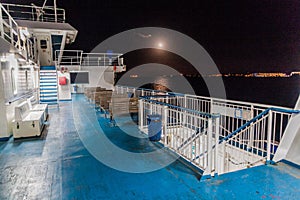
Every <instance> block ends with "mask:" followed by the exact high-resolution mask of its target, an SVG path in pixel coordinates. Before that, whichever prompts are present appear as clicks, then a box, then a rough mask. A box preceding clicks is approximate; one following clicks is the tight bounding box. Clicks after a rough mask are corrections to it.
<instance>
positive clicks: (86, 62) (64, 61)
mask: <svg viewBox="0 0 300 200" xmlns="http://www.w3.org/2000/svg"><path fill="white" fill-rule="evenodd" d="M121 56H122V54H120V53H84V52H83V51H81V50H57V51H55V64H56V66H58V67H59V66H72V65H74V66H78V65H80V66H112V65H123V58H121Z"/></svg>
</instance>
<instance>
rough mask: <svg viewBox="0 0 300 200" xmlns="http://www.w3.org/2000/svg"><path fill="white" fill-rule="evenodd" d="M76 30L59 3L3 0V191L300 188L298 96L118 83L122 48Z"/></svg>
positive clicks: (212, 195) (298, 194) (121, 195)
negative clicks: (79, 42) (85, 38)
mask: <svg viewBox="0 0 300 200" xmlns="http://www.w3.org/2000/svg"><path fill="white" fill-rule="evenodd" d="M76 36H77V30H76V29H75V28H73V27H72V26H71V25H70V24H68V23H66V22H65V11H64V9H59V8H56V7H52V6H50V7H49V6H43V7H38V6H35V5H30V6H26V5H14V4H2V3H0V44H1V46H0V61H1V62H0V64H1V65H0V72H1V74H0V109H1V113H0V127H1V129H0V199H23V200H24V199H299V198H300V170H299V163H300V157H299V146H300V145H299V144H300V141H299V138H300V131H299V130H300V129H299V124H300V123H299V122H300V115H299V113H300V98H299V99H298V101H297V102H296V105H295V107H294V108H285V107H280V106H271V105H262V104H255V103H249V102H238V101H232V100H226V99H218V98H212V97H201V96H196V95H189V94H179V93H174V92H166V91H156V90H149V89H143V88H134V87H129V86H120V85H115V83H114V74H115V73H118V72H123V71H126V66H125V64H124V61H123V58H122V54H119V53H112V52H106V53H84V52H83V51H81V50H64V47H65V45H68V44H70V43H72V42H74V41H75V38H76ZM125 62H126V61H125ZM97 70H100V72H98V71H97ZM99 74H105V77H104V76H101V77H100V76H98V75H99ZM78 76H81V78H82V79H80V80H78V79H77V80H76V78H75V79H74V77H78ZM99 98H100V99H99ZM128 114H130V115H128ZM151 117H156V118H155V119H152V118H151ZM132 122H133V123H132ZM157 127H158V129H157ZM153 129H154V130H158V131H157V133H156V134H154V136H155V138H154V139H153V137H152V136H153V135H151V134H152V133H151V132H153ZM158 136H159V137H158ZM107 139H108V140H107ZM107 141H109V143H110V144H113V145H114V147H113V148H110V147H109V146H108V142H107ZM115 148H118V149H120V150H121V151H124V152H129V153H131V154H135V155H137V154H138V155H139V157H133V158H132V157H130V156H128V157H127V156H123V157H122V156H120V155H117V154H116V153H115V151H114V149H115ZM153 152H154V154H153ZM151 153H152V154H151ZM149 155H152V156H149ZM169 161H170V162H169ZM171 161H172V162H171ZM168 162H169V163H168ZM166 163H167V164H166ZM115 164H117V165H115Z"/></svg>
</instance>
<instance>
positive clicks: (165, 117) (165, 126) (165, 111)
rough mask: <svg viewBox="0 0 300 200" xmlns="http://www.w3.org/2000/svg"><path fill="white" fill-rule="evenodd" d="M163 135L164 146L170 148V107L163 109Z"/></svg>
mask: <svg viewBox="0 0 300 200" xmlns="http://www.w3.org/2000/svg"><path fill="white" fill-rule="evenodd" d="M162 117H163V134H164V144H165V145H166V146H168V106H164V107H163V116H162Z"/></svg>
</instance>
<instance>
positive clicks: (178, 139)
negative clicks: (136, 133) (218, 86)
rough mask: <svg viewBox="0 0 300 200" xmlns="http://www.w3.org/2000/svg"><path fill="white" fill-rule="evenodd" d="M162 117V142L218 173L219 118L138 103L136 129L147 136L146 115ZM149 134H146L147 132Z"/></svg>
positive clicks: (146, 101) (154, 103) (153, 102)
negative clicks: (216, 147) (137, 126)
mask: <svg viewBox="0 0 300 200" xmlns="http://www.w3.org/2000/svg"><path fill="white" fill-rule="evenodd" d="M149 115H160V116H162V129H161V130H162V135H163V136H162V139H161V142H162V143H163V144H164V145H165V146H166V147H168V148H169V149H171V150H172V151H174V152H176V153H178V154H179V155H181V156H182V157H183V158H184V159H186V160H187V161H189V162H191V163H193V164H194V165H195V166H197V167H198V168H200V169H201V170H203V171H210V172H214V171H217V169H216V167H217V166H218V165H217V162H218V161H217V160H216V157H215V154H216V153H215V151H216V150H215V148H213V146H215V145H216V144H217V143H218V141H219V139H218V130H219V129H218V122H219V120H218V116H217V115H215V116H213V115H210V114H205V113H200V112H197V111H192V110H187V109H184V108H182V107H179V106H172V105H170V104H166V103H162V102H159V101H156V100H150V99H140V100H139V126H140V128H141V129H142V130H143V131H144V132H145V133H148V127H149V123H148V116H149ZM148 134H149V133H148Z"/></svg>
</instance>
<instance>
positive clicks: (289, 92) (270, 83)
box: [148, 76, 300, 108]
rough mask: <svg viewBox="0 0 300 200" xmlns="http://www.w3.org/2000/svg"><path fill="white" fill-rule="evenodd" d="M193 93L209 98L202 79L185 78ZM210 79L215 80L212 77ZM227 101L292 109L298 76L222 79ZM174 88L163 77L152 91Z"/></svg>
mask: <svg viewBox="0 0 300 200" xmlns="http://www.w3.org/2000/svg"><path fill="white" fill-rule="evenodd" d="M186 79H187V80H188V81H189V82H190V84H191V85H192V87H193V89H194V91H195V93H196V94H197V95H201V96H209V92H208V90H207V87H206V84H205V82H204V81H203V79H202V78H199V77H186ZM210 79H217V78H216V77H212V78H210ZM223 82H224V85H225V91H226V96H227V99H230V100H239V101H247V102H253V103H263V104H270V105H277V106H285V107H291V108H293V107H294V106H295V103H296V101H297V99H298V96H299V94H300V76H292V77H289V78H282V77H274V78H273V77H272V78H262V77H223ZM162 85H163V86H165V87H166V88H174V85H176V81H175V78H174V77H171V78H170V77H167V78H166V77H164V78H162V79H161V81H159V82H157V84H155V85H153V84H152V85H151V86H149V85H148V87H151V88H154V89H164V87H162Z"/></svg>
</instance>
